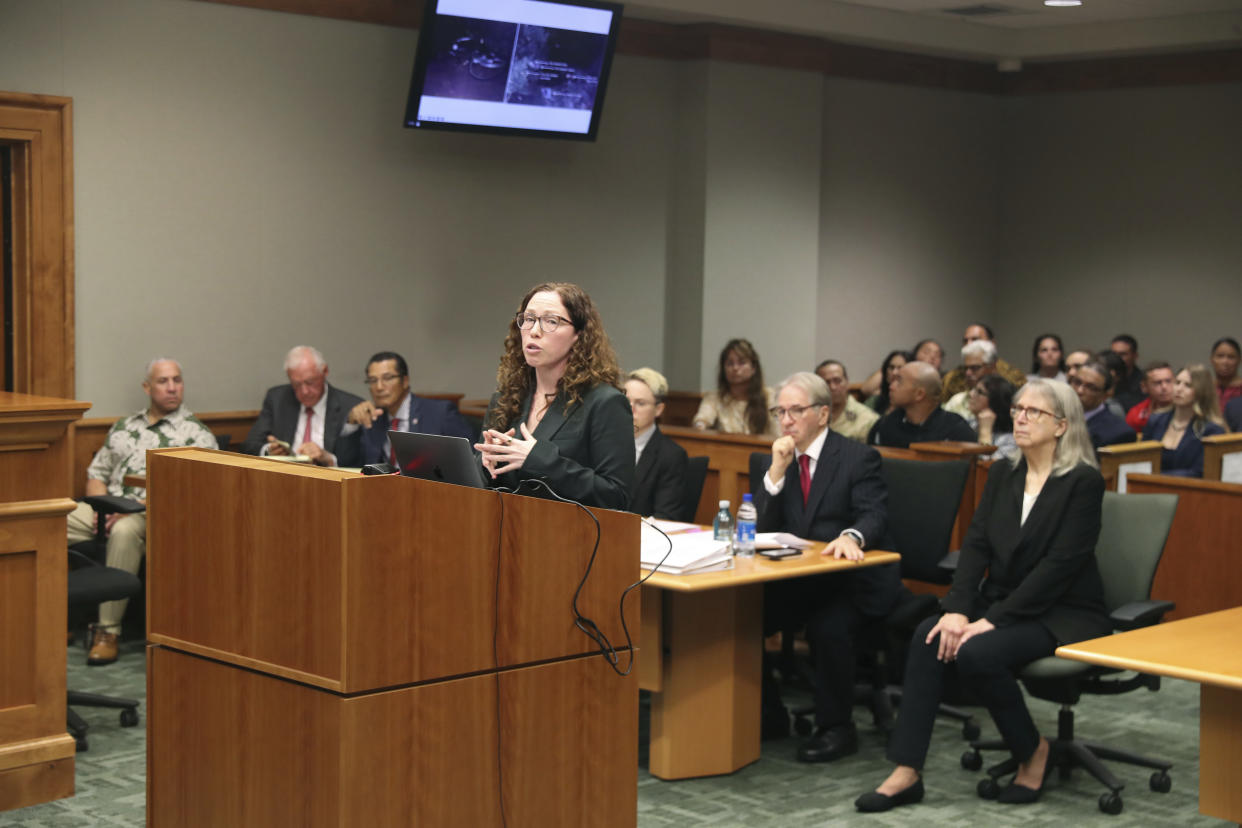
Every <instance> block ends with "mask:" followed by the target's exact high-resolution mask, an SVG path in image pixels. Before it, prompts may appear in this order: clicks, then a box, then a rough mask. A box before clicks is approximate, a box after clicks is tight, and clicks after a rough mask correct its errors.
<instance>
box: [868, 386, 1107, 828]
mask: <svg viewBox="0 0 1242 828" xmlns="http://www.w3.org/2000/svg"><path fill="white" fill-rule="evenodd" d="M1014 410H1015V411H1016V412H1017V414H1016V416H1015V417H1014V434H1015V437H1016V438H1017V442H1018V447H1019V448H1020V449H1021V451H1022V456H1021V458H1019V459H1017V460H1016V461H1014V462H1001V463H995V464H993V465H992V468H991V471H990V472H989V474H988V482H987V485H986V486H985V488H984V490H983V497H982V499H981V500H980V501H979V507H978V508H977V509H976V510H975V516H974V519H973V520H972V521H971V523H970V528H969V529H968V530H967V532H966V537H965V539H964V540H963V541H962V552H961V558H960V559H959V563H958V566H957V569H956V571H955V572H954V575H953V584H952V586H951V587H950V588H949V592H948V594H947V595H945V597H944V598H942V599H941V600H940V606H941V608H942V609H943V610H944V614H943V615H941V616H940V617H938V618H937V617H932V618H928V619H927V620H926V621H924V622H923V623H922V624H921V625H920V626H919V628H918V629H917V630H916V631H915V633H914V636H913V638H912V639H911V640H910V650H909V653H908V655H907V658H906V672H905V687H904V693H903V694H902V703H901V708H900V710H899V713H898V716H897V726H896V728H895V729H894V730H893V733H892V736H891V737H890V738H889V741H888V750H887V753H886V755H887V757H888V759H889V761H891V762H893V763H894V764H895V765H896V766H897V767H896V768H894V769H893V771H892V773H890V774H889V776H888V778H887V779H885V780H884V782H883V783H882V784H881V785H880V786H879V787H878V788H876V789H875V790H874V791H869V792H867V793H865V794H863V795H862V796H860V797H859V798H858V799H857V800H856V801H855V803H854V805H855V807H857V808H858V810H860V811H887V810H889V809H891V808H894V807H897V806H900V805H913V804H915V803H918V802H920V801H922V799H923V763H924V760H925V759H926V758H927V750H928V747H929V745H930V743H931V738H932V731H933V729H934V728H935V723H936V711H937V708H938V707H939V705H940V699H941V696H942V694H943V693H944V688H945V685H946V683H947V681H948V680H949V679H950V678H953V677H956V678H957V679H958V680H959V681H960V682H961V683H962V684H963V685H965V686H966V687H967V688H969V689H971V690H973V691H974V694H975V695H976V696H977V697H978V698H979V700H980V701H981V702H982V703H983V704H984V705H985V706H986V707H987V708H988V713H990V714H991V716H992V720H993V721H994V722H996V728H997V730H999V731H1000V734H1001V738H1002V739H1004V741H1005V744H1006V745H1007V746H1008V748H1009V750H1010V752H1011V753H1012V754H1013V758H1014V759H1015V760H1017V762H1018V763H1019V764H1018V768H1017V773H1016V774H1015V776H1014V777H1013V779H1011V780H1010V781H1009V782H1008V783H1006V784H1005V786H1004V787H1003V788H1001V791H1000V795H999V796H998V797H997V799H996V801H997V802H998V803H1001V804H1006V805H1020V804H1025V803H1030V802H1034V801H1036V800H1037V799H1038V798H1039V795H1040V793H1041V792H1042V790H1043V786H1044V771H1045V768H1046V767H1047V766H1048V760H1049V754H1050V749H1049V748H1050V746H1049V743H1048V740H1047V739H1046V738H1044V737H1043V736H1042V735H1041V734H1040V732H1039V730H1038V729H1037V728H1036V726H1035V722H1034V721H1033V720H1032V718H1031V714H1030V711H1029V710H1027V707H1026V701H1025V699H1024V698H1023V695H1022V687H1021V685H1019V683H1018V679H1017V675H1016V674H1017V672H1018V670H1020V669H1021V668H1022V667H1023V666H1024V665H1026V664H1029V663H1030V662H1032V661H1034V660H1036V659H1038V658H1043V657H1045V656H1050V655H1052V654H1053V651H1054V650H1055V649H1056V648H1057V646H1058V645H1060V644H1068V643H1073V642H1076V641H1082V640H1084V639H1089V638H1095V637H1097V636H1102V635H1108V634H1109V632H1110V631H1111V629H1112V625H1111V624H1110V623H1109V619H1108V616H1107V615H1106V610H1105V608H1104V586H1103V583H1102V581H1101V578H1100V571H1099V568H1098V567H1097V566H1096V562H1095V544H1096V540H1097V539H1098V538H1099V535H1100V515H1101V512H1102V504H1103V501H1104V479H1103V478H1102V477H1101V476H1100V472H1099V470H1098V468H1097V467H1096V461H1095V456H1094V452H1093V451H1092V450H1091V443H1090V441H1089V440H1088V438H1087V434H1086V429H1085V427H1084V424H1083V416H1082V407H1081V405H1080V404H1079V401H1078V400H1077V399H1075V397H1074V394H1073V393H1072V392H1071V391H1070V390H1069V388H1067V387H1066V386H1065V385H1064V384H1062V383H1057V382H1050V381H1048V380H1039V379H1037V380H1032V381H1031V383H1030V384H1028V385H1027V386H1026V387H1024V388H1023V389H1022V390H1021V391H1019V392H1018V396H1017V401H1016V404H1015V407H1014ZM985 573H986V576H987V577H984V575H985ZM970 784H973V781H972V782H971V783H970Z"/></svg>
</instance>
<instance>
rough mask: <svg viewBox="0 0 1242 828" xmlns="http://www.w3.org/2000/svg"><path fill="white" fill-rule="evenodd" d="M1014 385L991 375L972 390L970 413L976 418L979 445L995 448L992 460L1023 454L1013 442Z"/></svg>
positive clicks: (1011, 457) (1000, 377)
mask: <svg viewBox="0 0 1242 828" xmlns="http://www.w3.org/2000/svg"><path fill="white" fill-rule="evenodd" d="M1013 394H1014V387H1013V383H1012V382H1010V381H1009V380H1007V379H1005V378H1004V377H1002V376H999V375H997V374H991V375H989V376H986V377H984V378H983V379H981V380H979V381H978V382H977V383H975V387H974V388H972V389H970V400H969V405H970V411H971V413H972V414H974V415H975V425H976V431H977V432H978V434H979V442H980V444H982V445H985V446H996V451H994V452H992V454H991V455H990V457H991V459H993V460H998V459H1000V458H1002V457H1004V458H1005V459H1008V460H1012V459H1014V458H1016V457H1017V456H1018V455H1019V454H1020V452H1019V451H1018V444H1017V443H1016V442H1014V438H1013V415H1012V414H1011V413H1010V411H1009V410H1010V408H1012V407H1013Z"/></svg>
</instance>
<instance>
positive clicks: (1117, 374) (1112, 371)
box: [1095, 351, 1126, 420]
mask: <svg viewBox="0 0 1242 828" xmlns="http://www.w3.org/2000/svg"><path fill="white" fill-rule="evenodd" d="M1095 358H1096V359H1097V360H1098V361H1099V362H1101V363H1103V365H1104V367H1105V368H1106V369H1108V375H1109V377H1110V378H1111V379H1112V386H1113V387H1112V389H1111V390H1109V392H1108V395H1107V397H1106V399H1105V400H1104V404H1105V405H1106V406H1108V410H1109V411H1111V412H1113V413H1114V414H1116V415H1117V416H1118V417H1120V418H1121V419H1123V420H1124V419H1125V417H1126V409H1125V408H1124V407H1122V405H1121V403H1120V402H1119V401H1118V400H1117V397H1116V396H1115V395H1114V392H1115V391H1116V390H1117V383H1119V382H1121V378H1122V377H1123V376H1125V372H1126V364H1125V362H1123V361H1122V359H1121V357H1119V356H1117V355H1116V354H1115V353H1113V352H1112V351H1100V352H1099V353H1098V354H1096V355H1095Z"/></svg>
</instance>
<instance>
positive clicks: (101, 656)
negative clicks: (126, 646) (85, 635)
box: [86, 628, 117, 667]
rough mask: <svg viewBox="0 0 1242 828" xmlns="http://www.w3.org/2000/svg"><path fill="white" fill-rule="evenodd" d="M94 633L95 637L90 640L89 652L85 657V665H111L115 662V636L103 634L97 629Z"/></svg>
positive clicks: (108, 633)
mask: <svg viewBox="0 0 1242 828" xmlns="http://www.w3.org/2000/svg"><path fill="white" fill-rule="evenodd" d="M94 633H95V636H94V638H92V639H91V651H90V652H89V653H88V654H87V656H86V663H87V664H88V665H89V666H91V667H98V666H100V665H101V664H111V663H112V662H114V661H116V657H117V646H116V636H115V635H114V634H113V633H110V632H104V631H103V630H102V629H98V628H96V629H95V631H94Z"/></svg>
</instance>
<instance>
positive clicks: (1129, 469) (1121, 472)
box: [1117, 460, 1151, 494]
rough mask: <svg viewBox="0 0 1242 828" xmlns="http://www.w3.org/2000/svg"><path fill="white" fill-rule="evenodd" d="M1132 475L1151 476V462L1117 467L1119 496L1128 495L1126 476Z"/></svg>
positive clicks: (1123, 464)
mask: <svg viewBox="0 0 1242 828" xmlns="http://www.w3.org/2000/svg"><path fill="white" fill-rule="evenodd" d="M1131 474H1151V461H1150V460H1144V461H1143V462H1142V463H1122V464H1121V465H1120V466H1118V467H1117V494H1125V493H1126V476H1127V475H1131Z"/></svg>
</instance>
